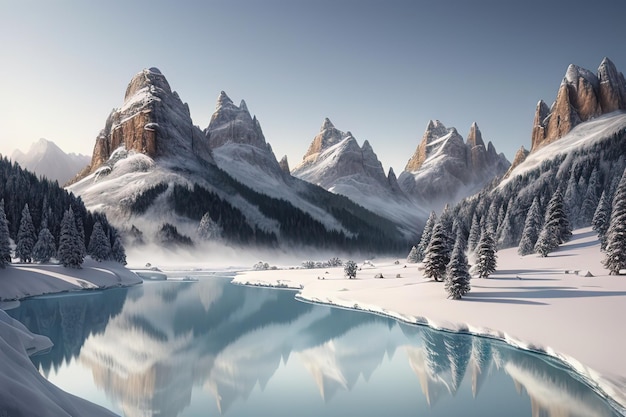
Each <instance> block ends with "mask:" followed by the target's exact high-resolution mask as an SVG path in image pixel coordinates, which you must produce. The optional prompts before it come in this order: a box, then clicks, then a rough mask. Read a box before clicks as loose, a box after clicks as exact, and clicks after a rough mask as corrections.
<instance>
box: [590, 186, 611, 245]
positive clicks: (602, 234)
mask: <svg viewBox="0 0 626 417" xmlns="http://www.w3.org/2000/svg"><path fill="white" fill-rule="evenodd" d="M610 219H611V203H610V201H609V198H608V197H607V194H606V191H602V195H601V196H600V202H599V203H598V207H596V211H595V213H594V214H593V220H592V221H591V228H592V229H593V230H594V231H595V232H596V233H597V234H598V239H599V240H600V249H602V250H604V249H605V248H606V231H607V230H608V229H609V221H610Z"/></svg>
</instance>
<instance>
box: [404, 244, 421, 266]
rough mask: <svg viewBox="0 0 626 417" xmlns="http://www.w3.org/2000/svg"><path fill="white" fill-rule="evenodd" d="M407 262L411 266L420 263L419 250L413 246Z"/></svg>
mask: <svg viewBox="0 0 626 417" xmlns="http://www.w3.org/2000/svg"><path fill="white" fill-rule="evenodd" d="M406 261H407V262H408V263H410V264H416V263H418V262H419V261H418V254H417V248H416V247H415V246H413V247H412V248H411V251H410V252H409V255H408V256H407V257H406Z"/></svg>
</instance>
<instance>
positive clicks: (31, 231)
mask: <svg viewBox="0 0 626 417" xmlns="http://www.w3.org/2000/svg"><path fill="white" fill-rule="evenodd" d="M36 241H37V235H36V234H35V226H34V225H33V218H32V217H31V216H30V210H29V209H28V204H24V208H23V209H22V217H21V219H20V228H19V229H18V231H17V243H16V247H15V256H16V257H17V258H20V261H22V262H28V263H30V262H31V261H32V260H33V247H34V246H35V242H36Z"/></svg>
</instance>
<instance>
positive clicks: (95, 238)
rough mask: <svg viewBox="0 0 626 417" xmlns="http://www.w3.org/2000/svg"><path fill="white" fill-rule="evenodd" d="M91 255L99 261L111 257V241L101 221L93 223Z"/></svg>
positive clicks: (90, 245) (90, 240) (90, 241)
mask: <svg viewBox="0 0 626 417" xmlns="http://www.w3.org/2000/svg"><path fill="white" fill-rule="evenodd" d="M89 255H91V257H92V258H93V259H94V260H96V261H98V262H102V261H107V260H109V259H111V242H110V241H109V238H108V237H107V235H106V234H105V233H104V229H102V224H101V223H100V222H99V221H97V222H96V223H95V224H94V225H93V230H92V231H91V237H90V238H89Z"/></svg>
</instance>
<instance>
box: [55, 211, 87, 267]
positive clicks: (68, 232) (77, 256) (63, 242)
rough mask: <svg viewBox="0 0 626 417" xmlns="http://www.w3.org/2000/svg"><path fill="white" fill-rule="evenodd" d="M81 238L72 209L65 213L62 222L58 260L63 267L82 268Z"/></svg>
mask: <svg viewBox="0 0 626 417" xmlns="http://www.w3.org/2000/svg"><path fill="white" fill-rule="evenodd" d="M79 240H80V236H79V235H78V230H76V219H75V217H74V212H73V210H72V207H71V206H70V208H69V209H68V210H67V211H66V212H65V214H64V215H63V220H62V221H61V236H60V237H59V250H58V255H57V258H58V259H59V261H61V263H62V264H63V266H65V267H70V268H80V267H81V265H82V264H83V254H82V251H81V248H80V241H79Z"/></svg>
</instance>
